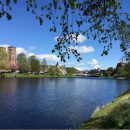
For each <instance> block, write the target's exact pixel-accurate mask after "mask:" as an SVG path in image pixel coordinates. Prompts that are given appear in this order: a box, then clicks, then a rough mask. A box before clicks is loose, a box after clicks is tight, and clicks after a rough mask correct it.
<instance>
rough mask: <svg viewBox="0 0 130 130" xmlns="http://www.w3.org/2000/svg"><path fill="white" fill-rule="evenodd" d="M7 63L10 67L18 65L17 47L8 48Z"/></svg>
mask: <svg viewBox="0 0 130 130" xmlns="http://www.w3.org/2000/svg"><path fill="white" fill-rule="evenodd" d="M7 62H8V65H11V64H16V48H15V47H12V46H11V47H8V48H7Z"/></svg>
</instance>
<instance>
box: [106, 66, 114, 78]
mask: <svg viewBox="0 0 130 130" xmlns="http://www.w3.org/2000/svg"><path fill="white" fill-rule="evenodd" d="M106 73H107V76H108V77H110V76H113V75H114V68H113V67H109V68H108V69H107V72H106Z"/></svg>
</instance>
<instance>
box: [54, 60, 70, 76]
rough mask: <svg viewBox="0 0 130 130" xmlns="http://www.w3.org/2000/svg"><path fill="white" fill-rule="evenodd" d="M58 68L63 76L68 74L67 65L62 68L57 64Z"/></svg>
mask: <svg viewBox="0 0 130 130" xmlns="http://www.w3.org/2000/svg"><path fill="white" fill-rule="evenodd" d="M56 67H57V68H58V69H59V70H60V71H61V73H62V74H63V75H64V74H66V73H67V72H66V68H65V65H62V66H60V65H59V63H58V62H57V63H56Z"/></svg>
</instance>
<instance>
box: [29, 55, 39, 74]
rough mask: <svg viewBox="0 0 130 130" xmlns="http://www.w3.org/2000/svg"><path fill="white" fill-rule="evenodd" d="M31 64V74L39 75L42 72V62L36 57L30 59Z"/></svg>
mask: <svg viewBox="0 0 130 130" xmlns="http://www.w3.org/2000/svg"><path fill="white" fill-rule="evenodd" d="M29 63H30V66H31V72H32V73H33V72H35V73H39V71H40V61H39V60H38V59H37V58H36V56H31V57H29Z"/></svg>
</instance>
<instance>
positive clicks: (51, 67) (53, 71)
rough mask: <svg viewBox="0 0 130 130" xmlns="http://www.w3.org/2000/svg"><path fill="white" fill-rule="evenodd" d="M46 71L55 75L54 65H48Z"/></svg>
mask: <svg viewBox="0 0 130 130" xmlns="http://www.w3.org/2000/svg"><path fill="white" fill-rule="evenodd" d="M48 73H49V74H50V75H52V76H53V75H55V70H54V67H53V66H50V67H49V69H48Z"/></svg>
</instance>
